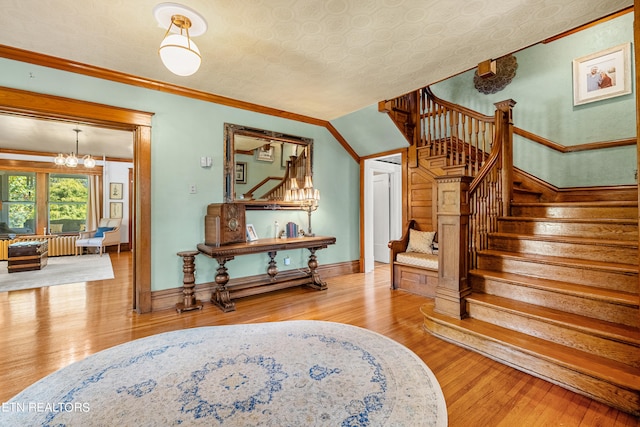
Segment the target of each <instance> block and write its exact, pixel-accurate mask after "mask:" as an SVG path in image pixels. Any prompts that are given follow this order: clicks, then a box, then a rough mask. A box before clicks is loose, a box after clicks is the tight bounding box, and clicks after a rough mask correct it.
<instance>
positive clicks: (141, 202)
mask: <svg viewBox="0 0 640 427" xmlns="http://www.w3.org/2000/svg"><path fill="white" fill-rule="evenodd" d="M0 99H1V100H2V101H1V103H0V113H7V114H16V113H18V114H21V115H24V116H26V117H32V118H40V119H47V120H58V121H67V122H72V123H81V124H87V125H95V126H98V127H104V128H111V129H118V130H125V131H131V132H133V136H134V137H133V139H134V143H133V144H134V145H133V165H134V166H133V168H134V180H133V183H134V188H133V193H134V197H133V198H134V201H135V202H134V203H132V205H133V217H132V228H133V230H132V234H133V239H132V242H134V246H135V250H134V253H133V266H134V268H133V278H132V281H133V289H134V298H133V309H134V310H136V311H137V312H138V313H146V312H150V311H151V239H150V237H149V236H150V235H151V117H152V115H153V114H152V113H146V112H141V111H134V110H128V109H125V108H119V107H113V106H109V105H104V104H96V103H92V102H87V101H79V100H75V99H71V98H63V97H58V96H52V95H44V94H40V93H36V92H28V91H23V90H19V89H11V88H0Z"/></svg>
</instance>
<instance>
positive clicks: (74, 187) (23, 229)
mask: <svg viewBox="0 0 640 427" xmlns="http://www.w3.org/2000/svg"><path fill="white" fill-rule="evenodd" d="M0 194H1V195H2V204H1V205H0V206H1V208H2V210H1V211H0V235H7V234H13V233H15V234H42V233H43V232H45V230H44V228H45V227H46V232H49V233H51V234H58V233H73V232H78V231H83V230H85V228H86V223H87V204H88V202H89V178H88V176H86V175H78V174H59V173H51V174H48V173H40V172H14V171H0ZM43 214H45V216H46V217H45V218H40V217H38V215H43Z"/></svg>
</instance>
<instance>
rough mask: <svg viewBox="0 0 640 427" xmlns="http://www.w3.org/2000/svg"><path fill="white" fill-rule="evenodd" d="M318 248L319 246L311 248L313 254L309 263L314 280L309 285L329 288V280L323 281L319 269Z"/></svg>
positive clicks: (323, 288) (320, 289)
mask: <svg viewBox="0 0 640 427" xmlns="http://www.w3.org/2000/svg"><path fill="white" fill-rule="evenodd" d="M317 249H318V248H309V252H311V255H309V262H308V264H307V265H308V266H309V274H310V275H311V280H312V282H311V283H310V284H309V286H311V287H312V288H313V289H317V290H319V291H324V290H325V289H327V282H325V281H323V280H322V279H321V278H320V274H319V273H318V271H317V269H318V259H317V258H316V250H317Z"/></svg>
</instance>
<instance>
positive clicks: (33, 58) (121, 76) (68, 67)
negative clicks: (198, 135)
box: [0, 45, 360, 162]
mask: <svg viewBox="0 0 640 427" xmlns="http://www.w3.org/2000/svg"><path fill="white" fill-rule="evenodd" d="M0 58H7V59H11V60H15V61H20V62H26V63H29V64H35V65H40V66H43V67H49V68H54V69H57V70H62V71H68V72H71V73H76V74H82V75H85V76H90V77H95V78H99V79H103V80H109V81H113V82H118V83H123V84H127V85H132V86H137V87H142V88H145V89H152V90H157V91H160V92H165V93H170V94H173V95H179V96H184V97H187V98H193V99H197V100H200V101H206V102H212V103H214V104H220V105H225V106H227V107H233V108H239V109H241V110H248V111H253V112H256V113H261V114H267V115H270V116H276V117H282V118H285V119H290V120H295V121H298V122H303V123H308V124H311V125H315V126H321V127H325V128H326V129H327V130H328V131H329V132H330V133H331V135H333V137H334V138H336V140H338V142H339V143H340V145H342V146H343V147H344V149H345V150H346V151H347V152H348V153H349V155H350V156H351V157H353V159H354V160H355V161H356V162H358V161H359V160H360V159H359V156H358V154H357V153H356V152H355V151H354V150H353V148H351V146H350V145H349V143H348V142H347V141H346V140H345V139H344V138H343V137H342V135H340V133H339V132H338V131H337V129H336V128H335V127H334V126H333V125H332V124H331V122H329V121H327V120H321V119H316V118H313V117H309V116H304V115H302V114H296V113H291V112H288V111H283V110H279V109H276V108H270V107H265V106H262V105H258V104H253V103H250V102H244V101H239V100H236V99H232V98H227V97H225V96H220V95H215V94H212V93H208V92H203V91H199V90H194V89H189V88H186V87H183V86H178V85H174V84H171V83H166V82H161V81H157V80H152V79H147V78H143V77H138V76H134V75H131V74H126V73H122V72H119V71H114V70H109V69H106V68H101V67H96V66H93V65H87V64H82V63H80V62H76V61H71V60H68V59H63V58H58V57H55V56H49V55H45V54H42V53H36V52H30V51H28V50H24V49H18V48H15V47H11V46H6V45H0ZM79 102H80V101H79ZM0 103H3V102H2V100H0ZM34 105H35V104H34ZM26 108H28V109H29V111H33V109H30V104H27V105H26ZM116 122H117V120H116ZM137 124H141V125H147V126H148V125H150V123H137Z"/></svg>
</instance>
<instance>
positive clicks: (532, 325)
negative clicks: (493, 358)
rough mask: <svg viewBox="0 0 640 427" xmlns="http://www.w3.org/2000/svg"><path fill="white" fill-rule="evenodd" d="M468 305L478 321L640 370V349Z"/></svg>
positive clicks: (490, 308)
mask: <svg viewBox="0 0 640 427" xmlns="http://www.w3.org/2000/svg"><path fill="white" fill-rule="evenodd" d="M467 302H468V309H469V315H470V316H471V317H473V318H474V319H479V320H483V321H485V322H490V323H492V324H494V325H498V326H502V327H503V328H507V329H511V330H514V331H518V332H522V333H525V334H528V335H533V336H535V337H538V338H542V339H546V340H549V341H553V342H556V343H558V344H562V345H566V346H569V347H573V348H575V349H578V350H582V351H586V352H589V353H591V354H596V355H598V356H601V357H606V358H608V359H612V360H615V361H618V362H622V363H625V364H627V365H630V366H633V367H640V348H638V347H636V346H634V345H631V344H628V343H622V342H618V341H613V340H611V339H608V338H606V337H601V336H595V335H592V334H589V333H586V332H584V331H579V330H575V329H571V328H566V327H564V326H562V325H558V324H555V323H551V322H549V321H542V320H540V319H537V318H535V317H530V316H526V315H521V314H519V313H514V312H511V311H505V310H502V309H501V308H500V307H495V306H491V305H486V304H480V303H476V302H474V301H473V300H472V299H471V300H467Z"/></svg>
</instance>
